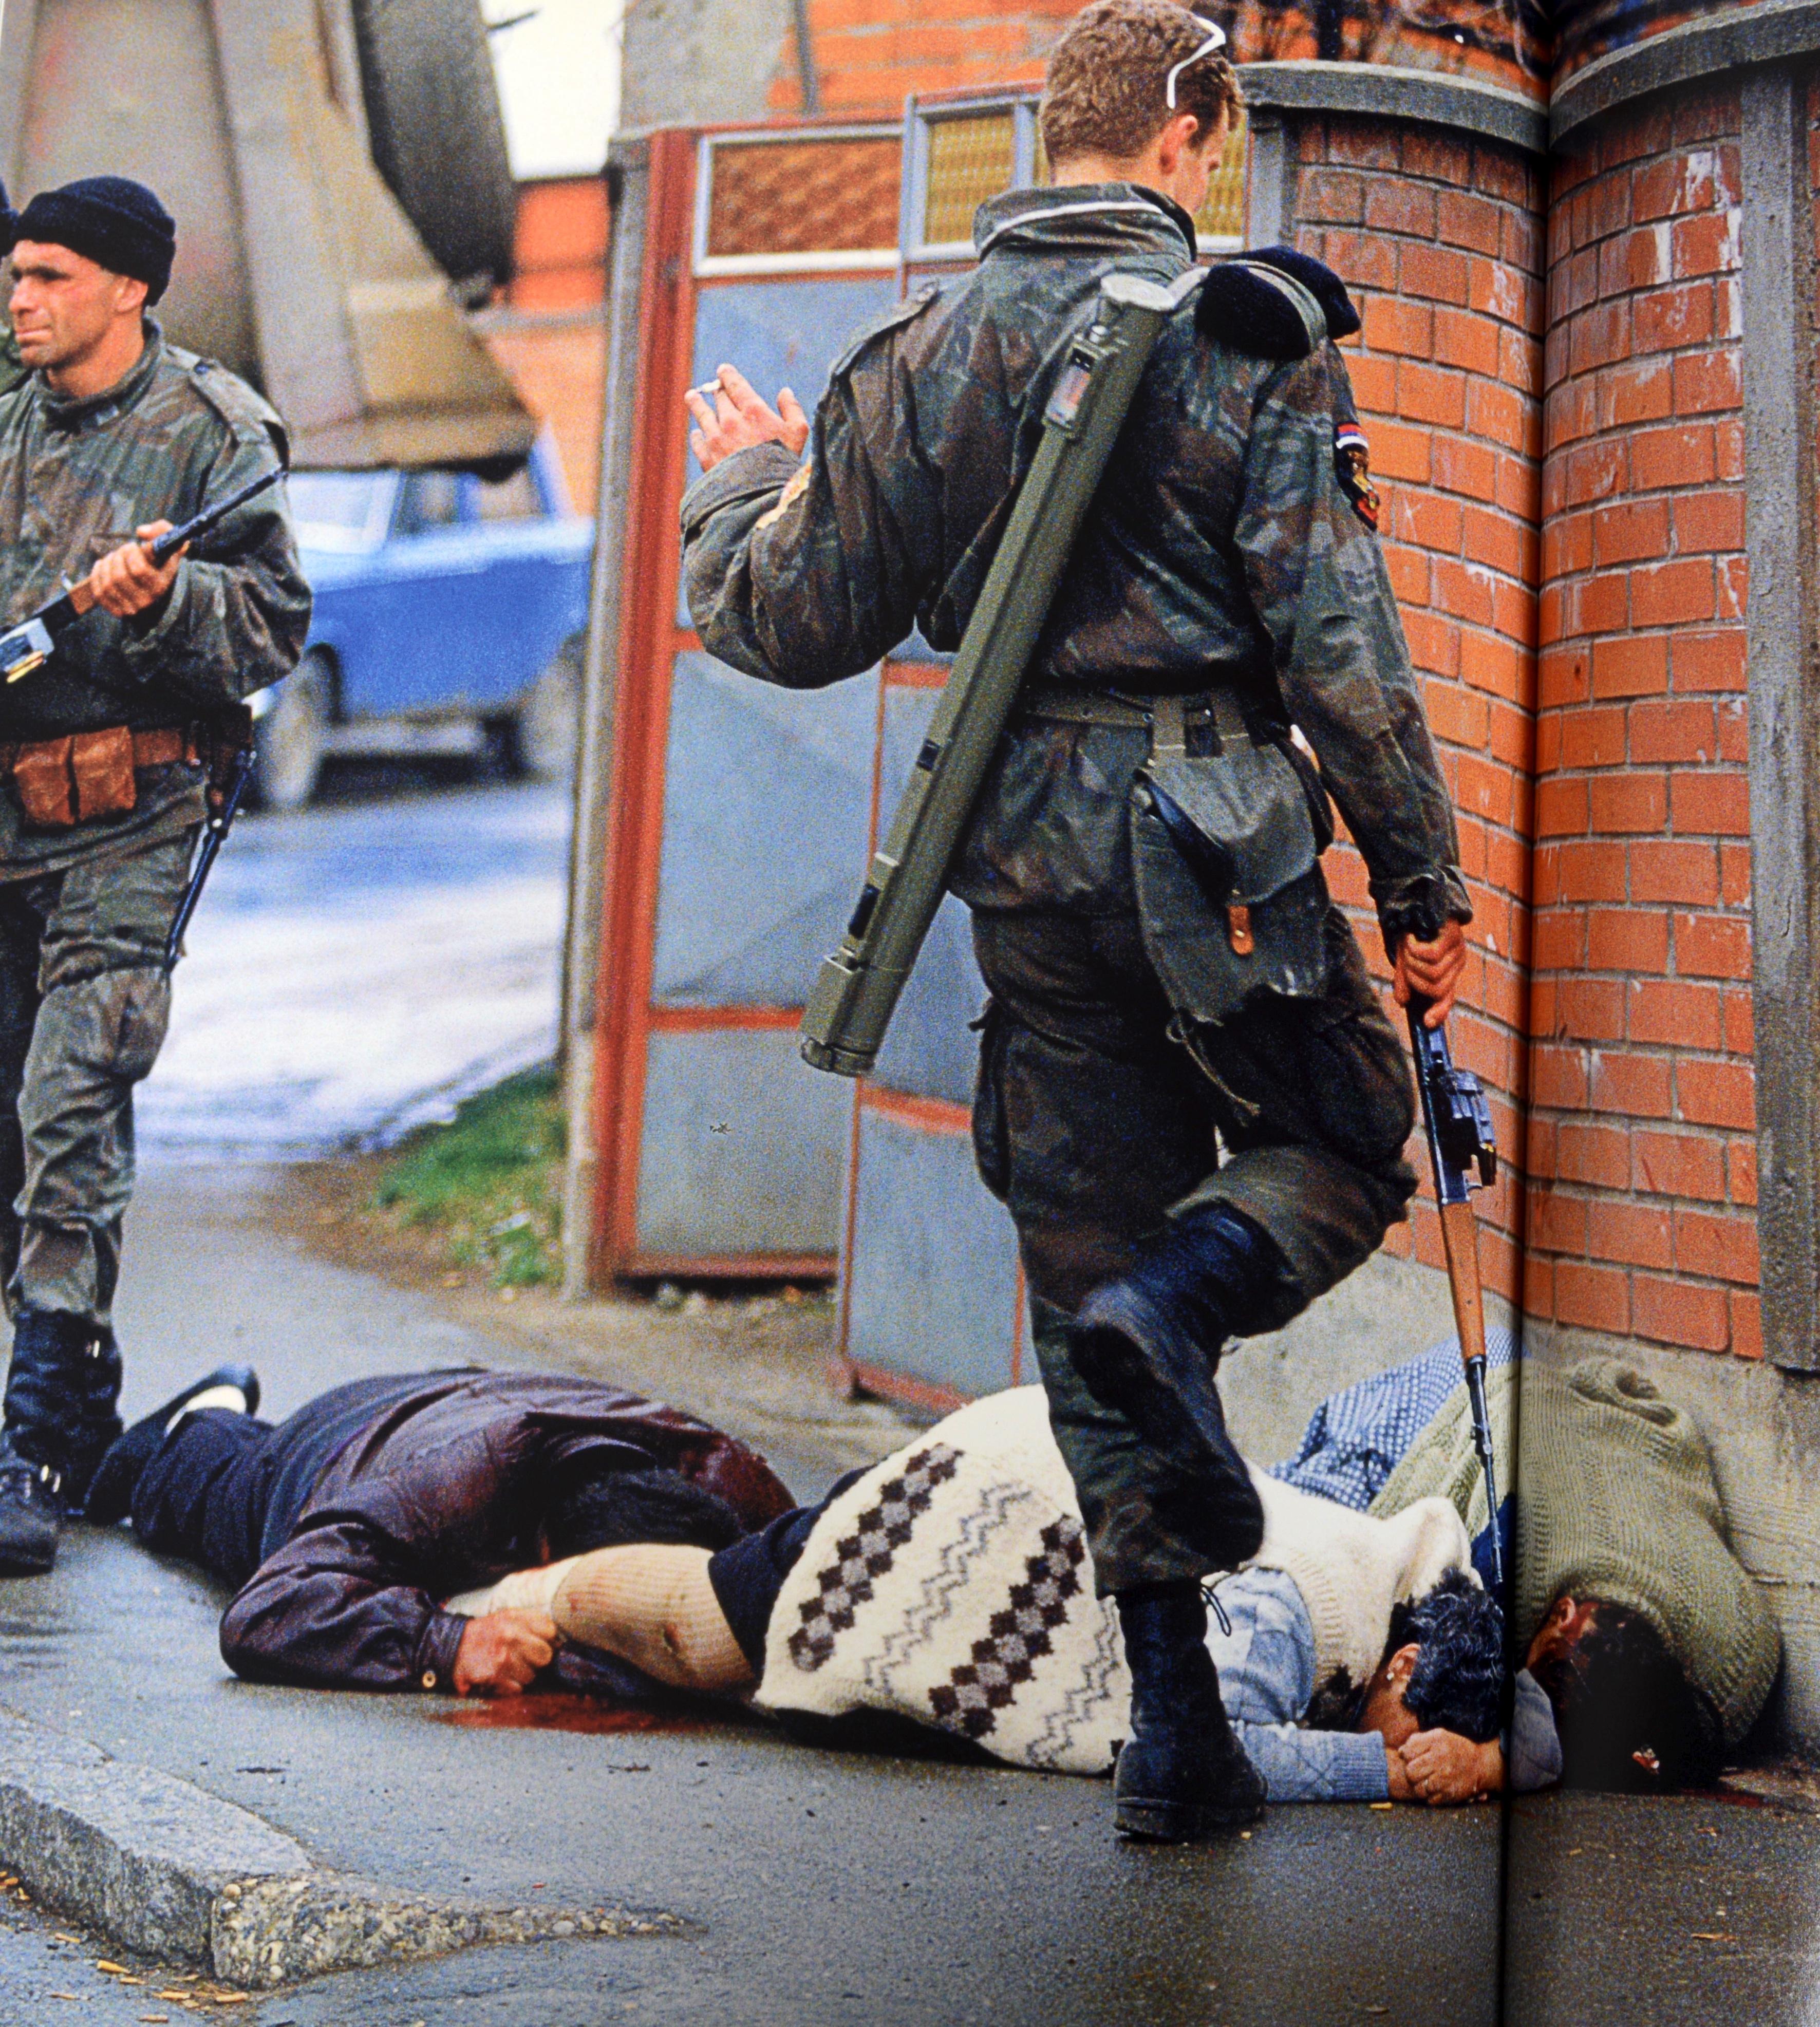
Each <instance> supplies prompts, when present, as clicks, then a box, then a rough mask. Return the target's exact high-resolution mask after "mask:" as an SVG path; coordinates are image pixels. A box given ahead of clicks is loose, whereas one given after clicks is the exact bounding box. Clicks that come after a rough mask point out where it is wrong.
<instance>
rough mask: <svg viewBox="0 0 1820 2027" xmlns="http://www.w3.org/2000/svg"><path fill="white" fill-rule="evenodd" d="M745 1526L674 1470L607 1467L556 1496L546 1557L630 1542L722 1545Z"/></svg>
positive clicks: (700, 1546)
mask: <svg viewBox="0 0 1820 2027" xmlns="http://www.w3.org/2000/svg"><path fill="white" fill-rule="evenodd" d="M744 1532H745V1530H744V1528H743V1527H741V1526H740V1520H739V1516H738V1515H737V1514H736V1513H735V1512H734V1511H733V1508H732V1507H730V1506H729V1505H728V1504H727V1502H726V1501H725V1500H724V1499H721V1498H718V1497H716V1496H715V1495H714V1493H711V1492H706V1491H703V1490H702V1488H701V1487H700V1486H697V1485H691V1484H690V1482H688V1479H686V1478H684V1477H682V1476H681V1475H680V1474H679V1473H678V1472H676V1471H657V1470H652V1471H604V1472H602V1473H601V1474H600V1475H599V1476H598V1477H594V1478H583V1479H578V1480H576V1481H575V1482H573V1483H571V1484H570V1485H568V1486H565V1487H564V1488H563V1490H561V1491H560V1492H559V1493H558V1494H557V1495H556V1500H555V1501H554V1503H553V1504H552V1506H551V1508H550V1512H549V1516H548V1519H546V1520H545V1523H544V1538H545V1541H546V1542H547V1543H548V1547H549V1551H550V1560H552V1562H560V1561H561V1560H563V1558H564V1557H565V1556H579V1555H582V1554H585V1553H586V1552H587V1551H588V1550H589V1549H617V1548H620V1547H622V1546H624V1545H626V1543H628V1542H633V1541H670V1542H685V1543H687V1544H688V1545H690V1546H692V1547H694V1548H698V1549H724V1548H726V1547H728V1546H729V1545H730V1544H731V1543H733V1542H734V1541H737V1540H738V1539H739V1538H740V1535H741V1534H744Z"/></svg>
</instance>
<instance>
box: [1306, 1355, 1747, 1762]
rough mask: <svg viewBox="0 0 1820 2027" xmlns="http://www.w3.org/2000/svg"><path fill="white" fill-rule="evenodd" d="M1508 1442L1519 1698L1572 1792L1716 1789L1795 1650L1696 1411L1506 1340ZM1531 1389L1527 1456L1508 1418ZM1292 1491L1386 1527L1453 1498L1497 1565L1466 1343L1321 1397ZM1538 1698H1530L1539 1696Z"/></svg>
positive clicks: (1525, 1411)
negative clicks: (1739, 1526) (1512, 1463)
mask: <svg viewBox="0 0 1820 2027" xmlns="http://www.w3.org/2000/svg"><path fill="white" fill-rule="evenodd" d="M1489 1348H1490V1351H1491V1371H1490V1384H1489V1393H1490V1408H1491V1412H1492V1420H1493V1431H1494V1435H1495V1437H1496V1438H1497V1443H1498V1447H1499V1453H1500V1454H1501V1455H1502V1456H1504V1457H1517V1458H1519V1471H1518V1472H1517V1473H1516V1478H1517V1482H1518V1486H1519V1495H1520V1519H1519V1522H1518V1524H1516V1525H1515V1527H1513V1526H1512V1519H1513V1513H1512V1508H1513V1504H1515V1503H1518V1502H1513V1501H1512V1499H1511V1498H1508V1497H1507V1498H1506V1500H1505V1501H1504V1505H1503V1508H1502V1510H1501V1513H1500V1515H1499V1516H1498V1522H1499V1525H1500V1526H1501V1528H1502V1529H1503V1530H1504V1532H1505V1535H1506V1539H1507V1544H1508V1542H1509V1541H1511V1539H1512V1537H1513V1536H1514V1546H1515V1553H1514V1555H1508V1554H1507V1557H1506V1562H1507V1566H1508V1567H1512V1569H1514V1571H1515V1588H1514V1593H1513V1596H1512V1598H1511V1599H1510V1600H1509V1601H1507V1602H1508V1605H1509V1608H1510V1619H1511V1630H1512V1636H1513V1650H1512V1651H1513V1652H1518V1653H1521V1654H1522V1655H1523V1657H1524V1661H1525V1667H1524V1669H1523V1671H1522V1672H1521V1673H1519V1675H1518V1677H1517V1685H1518V1692H1519V1708H1520V1707H1521V1704H1522V1702H1523V1698H1524V1697H1525V1695H1526V1693H1527V1691H1528V1690H1529V1689H1530V1687H1531V1686H1532V1685H1534V1686H1535V1687H1539V1688H1540V1689H1541V1690H1542V1691H1543V1692H1545V1694H1546V1697H1547V1700H1548V1703H1549V1705H1550V1706H1551V1707H1552V1711H1553V1714H1554V1717H1555V1721H1556V1733H1557V1742H1556V1743H1555V1744H1554V1745H1552V1748H1551V1747H1550V1746H1549V1743H1548V1741H1546V1740H1545V1739H1544V1738H1543V1737H1541V1733H1539V1732H1538V1733H1536V1734H1535V1736H1536V1738H1537V1741H1538V1744H1537V1750H1538V1752H1540V1753H1541V1756H1543V1758H1544V1759H1547V1758H1548V1757H1549V1756H1551V1753H1552V1758H1553V1759H1554V1761H1555V1763H1556V1766H1557V1767H1558V1768H1559V1770H1560V1775H1561V1778H1563V1779H1564V1780H1565V1781H1567V1782H1568V1783H1569V1784H1570V1785H1575V1786H1581V1787H1589V1788H1601V1789H1637V1790H1641V1791H1645V1792H1647V1791H1650V1790H1654V1789H1661V1788H1664V1787H1672V1786H1680V1785H1689V1784H1694V1783H1698V1782H1701V1781H1707V1780H1709V1779H1711V1778H1712V1776H1713V1775H1714V1774H1715V1773H1716V1772H1717V1770H1718V1767H1719V1765H1720V1764H1721V1763H1722V1759H1723V1758H1724V1756H1725V1755H1726V1753H1728V1752H1733V1751H1735V1750H1736V1749H1737V1747H1738V1746H1739V1745H1741V1743H1742V1741H1744V1737H1745V1736H1746V1734H1747V1733H1748V1732H1749V1731H1750V1730H1751V1728H1752V1726H1753V1725H1754V1724H1755V1722H1756V1721H1757V1719H1758V1718H1759V1716H1760V1715H1761V1714H1762V1712H1763V1707H1764V1704H1766V1701H1767V1700H1768V1698H1769V1694H1770V1689H1771V1688H1772V1687H1773V1685H1774V1682H1775V1678H1776V1673H1777V1670H1778V1666H1779V1663H1780V1660H1781V1640H1780V1637H1779V1635H1778V1632H1777V1630H1776V1623H1775V1620H1774V1617H1773V1616H1772V1615H1771V1613H1770V1609H1769V1607H1768V1604H1767V1603H1766V1601H1765V1599H1764V1597H1763V1592H1762V1590H1761V1589H1760V1588H1759V1586H1758V1584H1757V1582H1756V1581H1755V1578H1752V1575H1751V1574H1750V1572H1749V1571H1748V1570H1747V1569H1746V1568H1745V1567H1744V1564H1742V1563H1741V1561H1740V1560H1739V1559H1738V1556H1737V1553H1736V1552H1735V1551H1734V1550H1733V1547H1732V1545H1731V1541H1730V1533H1729V1530H1728V1527H1727V1525H1726V1515H1725V1508H1724V1506H1723V1504H1722V1501H1721V1499H1720V1497H1719V1490H1718V1480H1717V1478H1716V1476H1715V1472H1714V1469H1713V1463H1712V1457H1711V1452H1710V1450H1709V1449H1708V1448H1707V1442H1706V1439H1705V1437H1704V1435H1703V1434H1702V1433H1701V1431H1700V1427H1699V1424H1698V1423H1696V1421H1695V1420H1694V1419H1693V1416H1692V1415H1690V1414H1689V1412H1688V1411H1687V1410H1686V1409H1684V1408H1680V1407H1678V1406H1676V1405H1674V1403H1673V1402H1671V1401H1667V1400H1665V1399H1664V1398H1663V1396H1662V1394H1661V1392H1660V1390H1659V1388H1658V1387H1657V1386H1656V1385H1655V1383H1653V1382H1652V1381H1651V1380H1650V1379H1648V1377H1647V1376H1646V1375H1644V1374H1643V1373H1642V1372H1639V1371H1637V1369H1636V1368H1634V1367H1631V1366H1629V1365H1626V1364H1623V1363H1622V1362H1621V1361H1617V1360H1614V1359H1610V1358H1593V1359H1586V1360H1582V1361H1579V1362H1578V1363H1577V1364H1573V1365H1571V1366H1567V1367H1555V1366H1550V1365H1546V1364H1541V1363H1540V1362H1538V1361H1534V1360H1526V1361H1523V1363H1522V1364H1521V1367H1520V1369H1519V1366H1518V1365H1517V1364H1516V1363H1515V1347H1514V1346H1512V1343H1511V1341H1510V1339H1509V1338H1508V1335H1505V1334H1504V1333H1502V1332H1498V1331H1493V1332H1492V1333H1491V1334H1490V1347H1489ZM1519 1390H1520V1396H1521V1404H1522V1405H1521V1418H1520V1428H1521V1449H1520V1456H1519V1450H1518V1449H1517V1447H1516V1445H1515V1442H1513V1433H1514V1430H1515V1426H1516V1425H1515V1420H1514V1418H1513V1415H1512V1409H1513V1406H1514V1405H1515V1401H1516V1398H1517V1396H1518V1394H1519ZM1276 1471H1277V1474H1278V1475H1279V1476H1280V1477H1282V1478H1283V1479H1284V1480H1285V1481H1286V1482H1288V1483H1290V1484H1292V1485H1295V1486H1299V1487H1300V1488H1301V1489H1302V1490H1307V1491H1314V1492H1319V1493H1321V1494H1322V1495H1323V1497H1327V1498H1330V1499H1333V1500H1336V1501H1339V1502H1341V1503H1342V1504H1344V1505H1349V1506H1351V1507H1353V1508H1356V1509H1357V1511H1359V1512H1369V1513H1371V1514H1374V1515H1376V1516H1379V1517H1384V1518H1388V1517H1391V1516H1395V1515H1396V1514H1397V1513H1399V1512H1403V1511H1405V1510H1407V1509H1408V1508H1410V1507H1412V1506H1413V1505H1418V1504H1420V1503H1422V1502H1423V1501H1426V1500H1427V1499H1429V1498H1432V1497H1435V1496H1437V1495H1438V1496H1440V1497H1444V1498H1445V1499H1447V1500H1448V1501H1449V1502H1450V1503H1451V1504H1452V1505H1453V1506H1454V1508H1455V1509H1456V1511H1457V1512H1458V1513H1459V1514H1460V1518H1461V1519H1463V1520H1464V1522H1465V1523H1466V1524H1467V1528H1468V1530H1470V1531H1471V1534H1473V1536H1474V1540H1475V1553H1474V1560H1475V1567H1478V1568H1479V1570H1480V1571H1481V1572H1483V1571H1486V1570H1487V1569H1488V1568H1489V1567H1490V1553H1489V1544H1490V1516H1489V1515H1488V1514H1487V1512H1486V1496H1485V1484H1484V1479H1483V1476H1482V1473H1481V1472H1480V1470H1479V1460H1478V1458H1477V1457H1476V1455H1475V1453H1474V1450H1473V1448H1472V1433H1471V1418H1470V1414H1469V1410H1468V1405H1467V1397H1466V1389H1465V1387H1464V1385H1463V1384H1461V1383H1460V1350H1459V1346H1458V1345H1457V1344H1456V1343H1454V1342H1448V1343H1445V1344H1443V1345H1439V1346H1436V1347H1435V1348H1434V1350H1432V1351H1431V1352H1429V1353H1427V1354H1426V1355H1424V1356H1423V1357H1420V1358H1418V1359H1414V1360H1411V1361H1408V1362H1407V1363H1406V1364H1403V1365H1400V1366H1397V1367H1394V1368H1391V1369H1390V1371H1389V1372H1383V1373H1379V1374H1377V1375H1375V1376H1373V1377H1372V1378H1371V1379H1366V1380H1363V1381H1361V1382H1360V1383H1359V1384H1358V1385H1357V1386H1353V1387H1349V1388H1347V1389H1346V1390H1345V1391H1344V1392H1343V1393H1340V1394H1335V1395H1334V1396H1332V1397H1331V1398H1330V1399H1329V1400H1327V1401H1324V1402H1323V1404H1322V1405H1321V1406H1320V1409H1318V1410H1317V1411H1316V1414H1315V1415H1314V1416H1313V1418H1312V1420H1310V1422H1309V1427H1308V1431H1307V1433H1306V1434H1305V1436H1304V1438H1303V1439H1302V1442H1301V1445H1300V1447H1299V1449H1298V1452H1297V1453H1296V1455H1295V1457H1293V1458H1292V1459H1290V1460H1289V1461H1288V1462H1287V1463H1286V1464H1281V1465H1279V1466H1277V1467H1276ZM1531 1704H1532V1708H1534V1702H1533V1698H1531Z"/></svg>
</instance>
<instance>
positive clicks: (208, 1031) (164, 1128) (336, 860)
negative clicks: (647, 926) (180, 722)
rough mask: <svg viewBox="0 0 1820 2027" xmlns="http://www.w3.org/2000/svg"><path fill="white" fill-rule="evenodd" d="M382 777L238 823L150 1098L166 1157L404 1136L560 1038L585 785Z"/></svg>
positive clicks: (278, 1151) (159, 1150) (146, 1116)
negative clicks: (562, 975) (394, 788)
mask: <svg viewBox="0 0 1820 2027" xmlns="http://www.w3.org/2000/svg"><path fill="white" fill-rule="evenodd" d="M382 785H384V783H383V781H381V782H379V783H378V784H374V785H369V786H367V788H366V789H365V791H364V792H363V790H362V787H361V785H360V781H357V780H356V781H354V782H353V783H352V784H351V785H347V786H345V787H344V788H343V791H342V793H341V796H339V798H338V799H336V800H334V801H332V802H330V803H327V804H325V805H324V806H323V807H320V808H315V809H310V810H304V811H302V812H301V813H300V814H297V815H295V816H247V817H243V818H242V819H241V821H240V822H239V823H238V825H236V826H235V828H234V834H233V836H231V838H230V839H229V840H228V843H227V847H226V848H225V850H224V851H223V852H222V855H221V856H220V859H219V860H218V861H217V862H216V867H215V870H214V872H213V873H212V876H211V877H210V881H209V889H208V892H207V893H206V895H205V897H204V899H203V902H202V906H201V909H200V910H199V911H198V914H197V916H196V919H195V921H194V924H193V925H192V926H191V929H190V934H189V937H188V940H187V952H186V955H185V957H184V959H183V962H182V964H181V965H180V966H179V968H178V970H177V974H176V979H175V998H174V1001H173V1005H172V1021H171V1033H170V1039H168V1042H167V1043H165V1046H164V1051H163V1053H162V1054H161V1057H160V1058H159V1061H158V1065H157V1069H155V1070H154V1072H153V1075H152V1076H151V1079H150V1081H149V1082H148V1083H147V1084H146V1085H145V1087H143V1089H142V1091H141V1093H140V1097H139V1102H138V1128H139V1139H140V1144H141V1146H142V1147H143V1148H144V1149H145V1150H146V1152H147V1153H148V1154H150V1155H152V1156H153V1157H157V1156H159V1155H161V1154H162V1155H164V1156H167V1157H168V1156H169V1155H171V1154H186V1155H189V1156H191V1157H195V1156H198V1155H200V1156H204V1157H212V1158H220V1157H222V1156H223V1155H230V1156H238V1157H251V1158H254V1159H271V1158H272V1157H275V1156H290V1157H296V1156H299V1155H305V1154H320V1153H324V1152H329V1151H332V1150H334V1149H337V1148H338V1147H341V1146H345V1145H348V1144H350V1143H362V1142H371V1141H373V1140H375V1139H378V1140H384V1139H386V1138H388V1137H389V1136H393V1135H397V1133H399V1132H402V1131H404V1129H405V1128H408V1127H409V1126H412V1125H414V1124H418V1123H419V1122H420V1121H423V1120H425V1119H428V1118H434V1117H438V1116H441V1117H446V1116H447V1115H448V1113H449V1109H450V1107H451V1106H452V1104H453V1102H454V1101H455V1100H456V1099H457V1098H460V1097H463V1096H465V1095H467V1093H468V1092H470V1091H476V1090H479V1089H481V1088H482V1087H484V1086H485V1085H486V1084H490V1083H493V1081H494V1080H496V1079H497V1078H499V1077H500V1076H505V1075H507V1074H508V1073H510V1072H511V1071H512V1070H515V1069H522V1068H524V1067H526V1065H529V1064H530V1063H534V1062H538V1061H543V1060H545V1058H548V1056H549V1055H550V1054H551V1053H552V1049H553V1047H554V1046H555V1041H556V1008H557V965H558V959H559V953H560V950H561V945H562V936H563V906H564V882H565V877H566V867H567V854H568V836H569V814H570V812H569V797H568V792H567V789H563V788H550V787H540V786H537V785H511V786H508V785H497V786H491V787H487V786H466V787H456V786H449V787H444V788H434V787H432V786H430V785H429V784H428V783H427V782H425V781H416V782H415V783H412V784H408V785H406V786H405V788H404V792H391V793H387V794H384V795H381V794H378V793H377V792H375V788H376V787H377V786H382Z"/></svg>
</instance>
